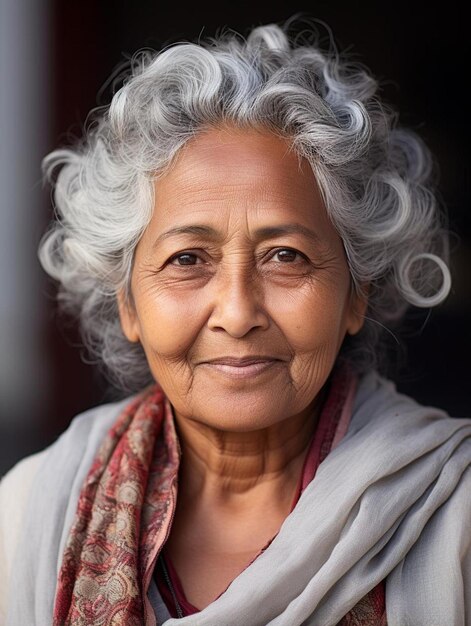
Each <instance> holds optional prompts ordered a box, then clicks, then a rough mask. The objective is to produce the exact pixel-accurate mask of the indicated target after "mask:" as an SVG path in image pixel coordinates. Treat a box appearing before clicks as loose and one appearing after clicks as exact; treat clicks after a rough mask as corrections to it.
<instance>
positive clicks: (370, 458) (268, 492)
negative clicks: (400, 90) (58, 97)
mask: <svg viewBox="0 0 471 626" xmlns="http://www.w3.org/2000/svg"><path fill="white" fill-rule="evenodd" d="M429 163H430V161H429V156H428V153H427V151H426V149H425V147H424V146H423V145H422V144H421V143H420V141H419V140H418V139H417V138H416V137H415V136H414V135H412V134H411V133H409V132H407V131H405V130H403V129H400V128H398V127H397V126H396V124H395V117H394V115H393V114H392V113H391V112H389V111H388V110H387V109H386V108H384V107H383V106H382V105H381V104H380V102H379V100H378V97H377V95H376V83H375V81H374V80H373V79H372V78H371V76H370V75H369V74H368V73H367V72H366V71H365V70H364V69H363V68H361V67H359V66H354V65H352V64H351V63H347V62H344V61H342V60H341V59H340V58H338V56H337V55H330V54H326V53H323V52H321V51H320V50H319V49H318V48H317V47H315V46H313V45H310V44H308V43H304V44H303V43H300V42H299V41H298V42H296V43H290V41H289V39H288V38H287V36H286V35H285V33H284V31H283V30H282V29H280V28H278V27H277V26H266V27H259V28H256V29H255V30H253V31H252V32H251V34H250V36H249V37H248V39H247V40H243V39H242V38H240V37H238V36H236V35H234V34H232V33H231V34H228V35H227V34H226V35H223V36H221V37H220V38H219V39H217V40H213V41H211V42H209V43H206V44H198V45H194V44H179V45H175V46H172V47H169V48H168V49H166V50H165V51H163V52H161V53H158V54H150V53H148V52H146V53H144V54H141V55H139V56H137V57H136V58H135V60H134V63H133V64H132V71H131V75H130V76H129V78H128V79H127V81H126V82H125V84H124V86H123V87H122V89H120V90H119V91H118V92H117V93H116V94H115V96H114V97H113V100H112V102H111V105H110V107H109V109H107V110H104V111H101V112H99V114H98V115H97V116H96V118H95V121H94V123H93V124H91V125H90V127H89V130H88V132H87V134H86V137H85V139H84V141H83V142H82V143H80V144H79V145H77V146H76V147H74V148H72V149H63V150H58V151H55V152H53V153H52V154H51V155H49V156H48V157H47V158H46V161H45V168H46V172H47V174H48V175H49V176H50V178H51V179H52V180H53V181H54V185H55V207H56V214H57V221H56V223H55V224H54V225H53V226H52V228H51V229H50V231H49V232H48V234H47V235H46V236H45V238H44V239H43V241H42V244H41V250H40V257H41V260H42V263H43V266H44V267H45V269H46V271H48V273H49V274H50V275H51V276H53V277H54V278H56V279H57V280H58V281H59V282H60V285H61V287H60V292H59V298H60V301H61V302H62V304H63V306H64V307H65V308H66V309H67V310H68V311H73V312H75V313H77V314H78V316H79V317H80V321H81V326H82V329H83V335H84V338H85V341H86V344H87V345H88V346H89V347H90V349H91V350H92V351H93V352H94V353H95V354H99V355H100V356H101V358H102V360H103V362H104V363H105V364H106V366H107V367H108V369H109V371H110V372H111V374H112V375H113V377H114V380H115V382H116V381H117V382H118V383H119V384H120V386H121V387H122V388H124V389H126V390H128V392H129V391H131V390H132V391H133V392H137V393H135V394H134V395H133V396H132V397H128V398H127V399H125V400H124V401H121V402H118V403H113V404H107V405H104V406H99V407H96V408H94V409H92V410H90V411H88V412H86V413H85V414H83V415H80V416H78V417H77V418H76V419H75V420H74V421H73V422H72V424H71V426H70V427H69V428H68V430H67V431H66V432H65V433H64V434H63V435H62V436H61V437H60V438H59V439H58V441H56V442H55V443H54V444H53V445H52V446H50V447H49V448H48V449H47V450H45V451H43V452H41V453H39V454H38V455H35V456H33V457H30V458H28V459H26V460H24V461H23V462H21V463H20V464H19V465H18V466H16V468H14V469H13V470H12V471H11V472H10V473H9V474H8V475H7V476H6V478H5V479H4V481H3V483H2V487H1V490H2V491H1V496H0V497H1V499H2V513H1V541H2V549H3V553H4V557H3V559H2V560H1V563H2V573H1V576H2V578H1V585H2V592H3V606H4V613H5V615H6V617H5V620H6V622H5V623H6V624H8V625H16V626H18V625H22V626H23V625H32V624H36V625H37V626H43V625H44V626H46V625H49V624H51V623H52V624H54V625H55V626H59V625H65V624H71V625H77V626H78V625H83V626H91V625H97V626H98V625H121V624H124V625H128V626H132V625H136V626H137V625H155V624H159V625H160V624H166V625H167V626H171V625H173V624H176V623H177V620H178V623H182V624H185V625H188V626H190V625H207V626H236V625H237V626H240V625H244V626H245V625H247V626H263V625H265V624H273V625H275V624H276V625H279V626H295V625H301V624H309V625H320V626H329V625H335V624H342V625H345V626H346V625H349V624H359V625H366V624H368V625H379V624H382V625H384V624H389V625H390V626H392V625H397V626H399V625H401V626H404V625H413V626H420V625H424V626H425V625H426V626H445V625H447V626H450V625H456V626H463V625H464V624H465V619H466V616H467V618H468V619H469V617H470V615H471V597H470V596H471V593H470V578H471V555H470V532H469V531H470V519H471V499H470V495H469V494H470V487H471V473H470V470H469V467H470V462H471V421H470V420H466V419H451V418H449V417H448V416H447V415H446V414H444V413H443V412H442V411H440V410H438V409H434V408H429V407H422V406H419V405H418V404H417V403H415V402H414V401H413V400H411V399H409V398H407V397H405V396H403V395H400V394H399V393H398V392H397V391H396V390H395V388H394V386H393V385H392V384H391V383H390V382H388V381H386V380H385V379H383V378H382V377H380V376H379V375H378V374H377V373H376V372H375V359H374V357H375V354H378V352H379V351H380V348H379V347H378V343H377V341H378V339H379V332H378V331H379V330H381V328H382V327H383V326H384V324H385V323H388V324H389V323H392V322H396V321H397V320H399V318H400V317H401V315H402V314H403V312H404V311H405V309H406V307H407V306H408V305H409V304H413V305H416V306H422V307H431V306H434V305H436V304H438V303H440V302H441V301H442V300H443V299H444V298H445V297H446V295H447V293H448V291H449V288H450V277H449V272H448V269H447V265H446V249H447V246H446V241H445V238H444V234H443V231H442V229H441V225H440V217H439V215H438V214H437V209H436V203H435V201H434V197H433V194H432V192H431V191H430V188H429V186H428V183H427V180H428V175H429V172H430V167H429Z"/></svg>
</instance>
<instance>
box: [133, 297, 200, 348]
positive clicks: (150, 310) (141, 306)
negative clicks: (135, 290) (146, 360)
mask: <svg viewBox="0 0 471 626" xmlns="http://www.w3.org/2000/svg"><path fill="white" fill-rule="evenodd" d="M201 300H202V298H201V294H198V293H193V294H192V297H188V294H183V293H182V292H178V291H175V292H174V293H172V292H171V290H167V291H159V292H157V291H155V292H154V293H152V292H147V293H141V294H139V295H138V297H137V298H136V309H137V314H138V319H139V328H140V335H141V343H142V345H143V347H144V349H145V351H146V353H147V355H148V356H149V357H150V356H151V354H152V355H153V356H154V357H161V358H164V359H165V358H168V359H178V358H179V357H183V356H184V355H185V354H186V352H187V351H188V350H189V348H190V347H191V345H192V344H193V342H194V341H195V338H196V336H197V335H198V333H199V331H200V330H201V327H202V325H203V324H204V321H205V312H204V308H203V302H201Z"/></svg>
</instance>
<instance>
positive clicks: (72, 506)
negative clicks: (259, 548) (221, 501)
mask: <svg viewBox="0 0 471 626" xmlns="http://www.w3.org/2000/svg"><path fill="white" fill-rule="evenodd" d="M353 400H354V402H353V410H352V415H351V420H350V422H349V423H348V424H345V423H343V425H342V418H340V420H339V423H338V426H337V431H336V434H335V435H334V440H333V445H332V450H331V451H330V452H329V454H328V455H327V456H326V458H325V459H324V461H323V462H322V463H321V464H320V465H319V467H318V469H317V473H316V476H315V478H314V480H312V481H311V482H310V483H309V484H308V485H307V486H306V487H305V489H304V491H303V493H302V494H301V497H300V498H299V501H298V503H297V505H296V507H295V508H294V510H293V511H292V513H291V514H290V515H288V517H287V518H286V519H285V521H284V523H283V524H282V526H281V528H280V530H279V532H278V534H277V536H276V537H275V538H274V540H273V541H272V542H271V544H270V545H269V546H268V547H267V549H266V550H265V551H264V552H263V554H261V555H260V556H259V557H257V558H256V559H255V561H254V562H253V563H251V564H250V566H249V567H247V568H246V569H245V570H244V571H243V572H242V573H241V574H240V575H239V576H237V577H236V578H235V579H234V581H233V582H232V583H231V584H230V585H229V587H228V589H227V590H226V591H225V592H224V593H223V594H222V595H221V596H220V597H219V598H217V600H215V601H214V602H212V603H211V604H209V605H208V606H207V607H205V608H204V609H203V610H202V611H200V612H199V613H197V614H195V615H189V616H186V617H183V618H181V619H178V620H177V619H175V618H172V617H167V616H166V617H165V618H164V619H163V620H161V621H162V622H164V623H165V626H216V625H218V626H219V625H220V624H224V625H225V626H239V625H240V624H251V626H267V625H270V626H296V625H299V626H301V625H302V626H336V624H338V623H339V622H340V621H341V620H342V619H344V618H346V616H347V615H348V614H349V612H351V611H352V609H353V608H354V607H355V606H358V605H361V603H362V602H363V601H364V600H365V599H366V602H367V607H368V608H367V609H366V611H370V608H371V604H372V603H373V604H375V602H376V601H377V599H378V598H377V597H376V595H375V591H374V590H375V589H376V588H377V587H378V585H379V584H380V583H381V581H383V580H386V615H387V623H388V626H441V625H442V624H447V626H465V625H466V623H467V621H466V620H468V621H469V616H470V615H471V533H470V532H469V529H470V526H471V420H469V419H457V418H453V419H452V418H450V417H449V416H447V415H446V414H445V413H444V412H443V411H440V410H438V409H434V408H432V407H423V406H420V405H418V404H417V403H416V402H414V401H413V400H412V399H410V398H407V397H406V396H403V395H401V394H399V393H398V392H397V391H396V389H395V387H394V385H393V384H392V383H390V382H388V381H386V380H384V379H383V378H381V377H379V376H378V375H377V374H376V373H374V372H371V373H369V374H368V375H366V376H364V377H363V378H362V379H361V380H360V382H359V386H358V389H357V391H356V392H355V393H354V398H353ZM125 409H126V410H125ZM337 433H340V434H338V436H337ZM152 439H153V442H152ZM172 441H173V442H177V438H176V433H175V431H174V423H173V419H172V415H171V407H170V406H169V405H168V402H167V401H166V400H165V399H164V398H163V396H162V395H161V392H160V391H159V390H158V389H157V388H152V389H150V390H147V391H146V392H144V393H143V394H141V395H140V396H138V397H137V398H134V399H133V402H132V404H130V402H129V401H127V402H125V403H119V404H109V405H102V406H100V407H97V408H95V409H92V410H90V411H88V412H87V413H85V414H83V415H81V416H78V417H77V418H76V419H75V420H74V421H73V423H72V424H71V426H70V427H69V429H68V430H67V431H66V432H65V433H64V434H63V435H62V436H61V437H60V438H59V440H58V441H57V442H55V443H54V444H53V445H52V446H51V447H50V448H49V449H47V450H46V451H45V452H44V453H43V454H42V455H41V462H40V464H39V467H38V469H37V470H35V471H36V474H35V477H34V479H33V482H32V486H31V489H30V490H29V499H28V502H27V506H26V510H25V511H24V513H23V515H22V523H21V529H20V540H19V541H18V544H17V546H18V548H17V550H16V556H15V558H14V560H13V562H12V569H11V572H10V574H9V581H8V584H9V589H10V591H9V593H8V606H7V620H6V625H7V626H18V624H35V626H51V622H52V616H53V614H54V623H55V625H56V626H57V625H58V624H68V623H69V624H70V623H72V622H73V623H74V624H76V625H77V626H79V625H80V624H87V626H89V625H90V624H98V623H100V624H103V626H105V625H107V624H110V625H111V624H123V623H126V624H130V625H132V624H137V623H140V624H145V625H146V626H155V624H156V613H155V612H154V609H153V608H152V605H151V604H150V602H149V599H148V594H147V589H148V586H149V594H151V592H152V598H153V599H152V602H153V605H155V595H154V591H155V585H154V584H152V585H149V583H150V581H151V578H152V572H153V569H154V567H155V561H156V558H157V552H158V550H159V549H160V547H161V546H162V545H163V544H164V543H165V540H166V537H167V536H168V533H169V530H170V526H171V521H172V511H173V510H174V506H175V500H176V495H177V493H176V477H177V471H178V457H179V450H178V446H176V445H172V443H171V442H172ZM126 476H128V477H131V481H128V480H126V479H125V477H126ZM135 482H136V483H137V484H138V486H136V484H134V483H135ZM98 503H99V504H100V506H97V504H98ZM0 533H3V529H2V528H0ZM151 537H152V538H153V539H154V540H155V543H153V544H152V542H151V541H149V539H150V538H151ZM151 544H152V545H151ZM58 580H59V583H58ZM371 594H372V595H371ZM368 595H370V597H369V598H368ZM159 614H160V613H159ZM162 614H163V612H162ZM367 615H368V613H367ZM138 616H140V617H138ZM95 617H96V619H97V621H96V622H93V621H91V619H95ZM141 617H142V621H141V622H139V619H140V618H141ZM363 617H364V620H366V619H367V618H366V617H365V616H363ZM363 617H362V619H363ZM356 619H357V617H355V620H356ZM126 620H127V621H126ZM355 620H350V622H348V621H347V622H346V623H347V624H348V623H349V624H358V623H365V624H366V623H371V624H374V622H368V621H364V622H358V621H355Z"/></svg>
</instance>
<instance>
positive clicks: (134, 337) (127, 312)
mask: <svg viewBox="0 0 471 626" xmlns="http://www.w3.org/2000/svg"><path fill="white" fill-rule="evenodd" d="M116 298H117V301H118V311H119V321H120V323H121V330H122V331H123V333H124V336H125V337H126V338H127V339H128V341H130V342H131V343H137V342H138V341H139V340H140V335H139V322H138V319H137V314H136V309H135V307H134V303H133V302H132V296H129V295H127V294H126V292H125V290H124V289H120V290H119V291H118V292H117V294H116Z"/></svg>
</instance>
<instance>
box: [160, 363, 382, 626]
mask: <svg viewBox="0 0 471 626" xmlns="http://www.w3.org/2000/svg"><path fill="white" fill-rule="evenodd" d="M350 376H351V374H350V372H348V370H340V371H337V372H336V373H335V374H334V376H333V379H332V384H331V386H330V390H329V392H328V396H327V399H326V401H325V402H324V406H323V408H322V411H321V415H320V417H319V422H318V425H317V428H316V429H315V432H314V435H313V437H312V439H311V443H310V445H309V449H308V450H307V453H306V456H305V459H304V464H303V468H302V471H301V475H300V477H299V481H298V485H297V488H296V492H295V496H294V499H293V503H292V505H291V509H290V513H291V511H293V509H294V508H295V506H296V504H297V502H298V500H299V498H300V497H301V494H302V492H303V491H304V489H305V488H306V487H307V485H308V484H309V483H310V482H311V480H312V479H313V478H314V476H315V474H316V471H317V468H318V467H319V465H320V463H321V462H322V461H323V460H324V459H325V457H326V456H327V455H328V453H329V452H330V450H331V449H332V444H333V442H334V439H336V431H337V427H338V425H339V422H340V421H341V418H342V409H343V407H344V404H345V400H346V396H345V393H346V390H347V389H348V388H349V387H350V385H349V384H347V383H348V379H349V378H350ZM343 426H345V425H343ZM277 534H278V533H277ZM275 537H276V534H275V535H274V536H273V537H272V538H271V539H270V540H269V541H268V542H267V544H266V545H265V546H264V547H263V548H262V549H261V550H260V551H259V552H258V554H256V555H255V557H254V558H253V559H252V561H251V562H250V563H249V564H247V567H248V566H249V565H250V564H251V563H253V561H254V560H255V559H256V558H258V557H259V556H260V555H261V554H262V553H263V552H264V550H266V549H267V548H268V546H269V545H270V544H271V542H272V541H273V539H274V538H275ZM162 555H163V557H164V561H165V566H166V569H167V573H168V576H169V578H170V581H171V584H172V587H173V591H174V593H175V596H176V598H177V601H178V604H179V605H180V609H181V610H182V612H183V616H187V615H193V614H194V613H199V611H200V609H198V608H196V607H195V606H193V605H192V604H191V603H190V602H188V600H187V599H186V596H185V592H184V589H183V586H182V584H181V581H180V578H179V576H178V573H177V571H176V570H175V568H174V566H173V564H172V562H171V560H170V558H169V556H168V555H167V554H166V553H165V546H164V548H163V549H162ZM154 576H155V579H156V583H157V586H158V589H159V592H160V594H161V596H162V599H163V601H164V602H165V604H166V606H167V608H168V611H169V613H170V615H171V616H172V617H179V615H178V613H177V608H176V604H175V601H174V598H173V595H172V592H171V590H170V588H169V586H168V583H167V581H166V579H165V577H164V574H163V571H162V567H161V566H160V565H159V564H158V565H157V567H156V569H155V574H154ZM224 592H225V590H224V591H223V592H222V593H224ZM222 593H221V594H220V595H222ZM218 597H219V596H218ZM354 625H355V626H361V625H365V626H366V625H368V626H386V608H385V587H384V582H381V583H380V584H379V585H377V586H376V587H375V588H374V589H373V590H372V591H371V592H370V593H368V594H367V595H366V596H365V597H364V598H363V599H362V600H361V601H360V602H359V603H358V604H357V605H356V607H354V609H352V610H351V611H349V613H348V614H347V615H346V616H345V617H344V618H343V619H342V620H341V622H340V623H339V625H338V626H354Z"/></svg>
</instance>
